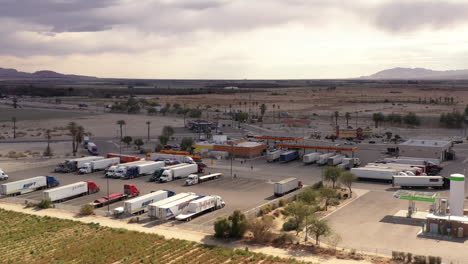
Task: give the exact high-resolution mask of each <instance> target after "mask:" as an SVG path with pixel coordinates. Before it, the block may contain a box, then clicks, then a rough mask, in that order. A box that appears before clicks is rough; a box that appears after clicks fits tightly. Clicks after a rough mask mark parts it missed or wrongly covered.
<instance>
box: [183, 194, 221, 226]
mask: <svg viewBox="0 0 468 264" xmlns="http://www.w3.org/2000/svg"><path fill="white" fill-rule="evenodd" d="M225 205H226V204H225V203H224V200H223V199H222V198H221V197H220V196H218V195H210V196H205V197H202V198H200V199H197V200H195V201H191V202H190V203H189V205H188V210H187V212H186V213H182V214H179V215H178V216H176V219H177V220H180V221H190V220H192V218H194V217H196V216H197V215H200V214H202V213H204V212H207V211H210V210H211V211H214V210H217V209H220V208H223V207H224V206H225Z"/></svg>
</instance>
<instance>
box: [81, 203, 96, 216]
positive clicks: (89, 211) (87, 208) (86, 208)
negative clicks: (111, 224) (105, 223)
mask: <svg viewBox="0 0 468 264" xmlns="http://www.w3.org/2000/svg"><path fill="white" fill-rule="evenodd" d="M93 214H94V207H93V206H92V205H90V204H85V205H83V206H82V207H81V208H80V213H79V215H93Z"/></svg>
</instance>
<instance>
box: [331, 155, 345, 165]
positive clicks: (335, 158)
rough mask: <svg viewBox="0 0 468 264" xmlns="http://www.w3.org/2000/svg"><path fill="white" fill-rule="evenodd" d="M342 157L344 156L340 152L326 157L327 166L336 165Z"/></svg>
mask: <svg viewBox="0 0 468 264" xmlns="http://www.w3.org/2000/svg"><path fill="white" fill-rule="evenodd" d="M343 158H345V156H344V155H341V154H338V155H334V156H331V157H329V158H328V159H327V165H328V166H336V165H338V164H340V163H341V162H342V161H343Z"/></svg>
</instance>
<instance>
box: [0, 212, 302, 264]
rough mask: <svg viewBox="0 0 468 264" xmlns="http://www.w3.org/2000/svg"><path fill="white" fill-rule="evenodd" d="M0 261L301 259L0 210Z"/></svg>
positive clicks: (292, 261) (140, 261) (266, 263)
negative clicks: (281, 257)
mask: <svg viewBox="0 0 468 264" xmlns="http://www.w3.org/2000/svg"><path fill="white" fill-rule="evenodd" d="M0 234H1V236H0V252H1V254H0V263H44V264H46V263H67V264H68V263H86V264H88V263H93V264H97V263H122V264H123V263H206V264H208V263H262V264H269V263H303V262H299V261H296V260H294V259H280V258H277V257H272V256H266V255H263V254H257V253H252V252H248V251H244V250H233V249H225V248H220V247H210V246H204V245H200V244H197V243H194V242H189V241H184V240H177V239H169V240H167V239H164V238H163V237H162V236H158V235H153V234H145V233H139V232H134V231H128V230H124V229H112V228H107V227H102V226H99V225H95V224H83V223H81V222H77V221H69V220H62V219H57V218H50V217H38V216H33V215H27V214H22V213H16V212H11V211H6V210H2V209H0Z"/></svg>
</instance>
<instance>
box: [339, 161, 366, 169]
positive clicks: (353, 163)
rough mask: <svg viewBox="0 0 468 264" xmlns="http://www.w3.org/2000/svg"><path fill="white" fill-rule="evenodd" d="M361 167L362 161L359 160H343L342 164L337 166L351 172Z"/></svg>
mask: <svg viewBox="0 0 468 264" xmlns="http://www.w3.org/2000/svg"><path fill="white" fill-rule="evenodd" d="M359 165H361V160H360V159H359V158H343V160H342V161H341V163H340V164H338V165H337V167H338V168H342V169H347V170H349V169H351V168H354V167H357V166H359Z"/></svg>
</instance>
